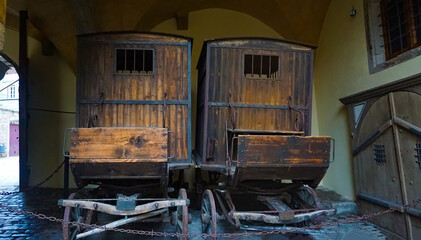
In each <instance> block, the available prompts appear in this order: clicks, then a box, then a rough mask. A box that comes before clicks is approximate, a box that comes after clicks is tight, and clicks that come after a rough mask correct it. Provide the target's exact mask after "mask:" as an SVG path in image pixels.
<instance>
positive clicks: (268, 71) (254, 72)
mask: <svg viewBox="0 0 421 240" xmlns="http://www.w3.org/2000/svg"><path fill="white" fill-rule="evenodd" d="M244 76H245V77H246V78H260V79H277V78H278V76H279V56H268V55H251V54H246V55H244Z"/></svg>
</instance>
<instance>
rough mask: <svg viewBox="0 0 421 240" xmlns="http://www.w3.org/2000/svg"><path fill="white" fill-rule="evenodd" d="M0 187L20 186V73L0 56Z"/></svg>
mask: <svg viewBox="0 0 421 240" xmlns="http://www.w3.org/2000/svg"><path fill="white" fill-rule="evenodd" d="M0 60H1V62H0V65H1V66H0V68H1V70H0V78H1V80H0V166H1V168H0V189H2V190H4V191H11V190H15V189H17V188H18V187H19V75H18V73H17V72H16V69H15V68H14V67H13V65H12V63H10V62H8V61H7V60H6V59H5V58H3V57H1V58H0Z"/></svg>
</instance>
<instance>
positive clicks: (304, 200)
mask: <svg viewBox="0 0 421 240" xmlns="http://www.w3.org/2000/svg"><path fill="white" fill-rule="evenodd" d="M291 205H292V206H293V208H294V209H315V210H321V209H323V207H322V204H321V203H320V200H319V198H318V197H317V194H316V192H315V191H314V190H313V189H312V188H311V187H308V186H301V187H300V188H298V190H297V191H295V193H293V194H292V198H291ZM320 222H321V219H320V217H318V218H314V219H309V220H307V221H304V222H301V223H299V225H300V227H302V226H308V225H311V224H318V223H320Z"/></svg>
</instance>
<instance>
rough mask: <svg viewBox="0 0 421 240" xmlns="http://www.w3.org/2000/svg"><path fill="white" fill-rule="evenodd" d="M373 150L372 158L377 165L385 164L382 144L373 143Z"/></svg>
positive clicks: (384, 152)
mask: <svg viewBox="0 0 421 240" xmlns="http://www.w3.org/2000/svg"><path fill="white" fill-rule="evenodd" d="M373 151H374V160H375V161H376V163H377V165H385V164H386V151H385V149H384V145H383V144H375V145H374V149H373Z"/></svg>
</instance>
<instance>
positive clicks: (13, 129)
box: [9, 123, 19, 156]
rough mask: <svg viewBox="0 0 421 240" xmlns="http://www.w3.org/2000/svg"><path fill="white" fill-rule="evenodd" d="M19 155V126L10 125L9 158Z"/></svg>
mask: <svg viewBox="0 0 421 240" xmlns="http://www.w3.org/2000/svg"><path fill="white" fill-rule="evenodd" d="M17 155H19V124H13V123H11V124H10V134H9V156H17Z"/></svg>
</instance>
